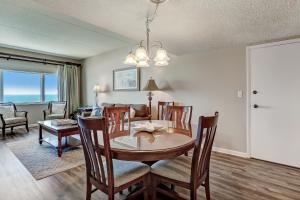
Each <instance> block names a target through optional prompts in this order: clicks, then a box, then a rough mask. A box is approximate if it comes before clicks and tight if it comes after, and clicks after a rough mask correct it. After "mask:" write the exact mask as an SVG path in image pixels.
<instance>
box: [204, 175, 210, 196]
mask: <svg viewBox="0 0 300 200" xmlns="http://www.w3.org/2000/svg"><path fill="white" fill-rule="evenodd" d="M204 187H205V196H206V200H210V188H209V174H207V176H206V178H205V183H204Z"/></svg>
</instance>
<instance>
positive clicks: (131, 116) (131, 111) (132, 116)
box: [130, 107, 135, 119]
mask: <svg viewBox="0 0 300 200" xmlns="http://www.w3.org/2000/svg"><path fill="white" fill-rule="evenodd" d="M134 116H135V110H134V109H133V108H132V107H130V118H131V119H132V118H134Z"/></svg>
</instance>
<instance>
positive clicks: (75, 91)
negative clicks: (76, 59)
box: [59, 65, 80, 116]
mask: <svg viewBox="0 0 300 200" xmlns="http://www.w3.org/2000/svg"><path fill="white" fill-rule="evenodd" d="M79 82H80V67H78V66H73V65H64V66H60V67H59V99H60V101H67V102H68V107H67V114H68V115H67V116H69V115H70V114H72V113H74V112H75V111H77V108H78V107H79V105H80V85H79Z"/></svg>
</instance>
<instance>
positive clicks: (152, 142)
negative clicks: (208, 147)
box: [99, 120, 197, 165]
mask: <svg viewBox="0 0 300 200" xmlns="http://www.w3.org/2000/svg"><path fill="white" fill-rule="evenodd" d="M141 126H142V127H143V126H154V127H158V128H157V129H156V130H155V131H153V132H152V131H144V130H140V128H139V127H141ZM196 136H197V126H196V125H192V124H189V123H184V122H180V121H179V122H178V121H167V120H150V121H149V120H144V121H133V122H127V123H124V124H117V125H116V124H111V125H110V126H109V137H110V147H111V151H112V156H113V158H114V159H118V160H127V161H140V162H144V163H147V164H149V165H151V164H152V163H154V162H156V161H158V160H164V159H170V158H174V157H177V156H180V155H182V154H185V153H187V152H188V151H189V150H191V149H193V147H194V145H195V141H196ZM99 148H100V149H103V150H104V147H103V138H102V137H99Z"/></svg>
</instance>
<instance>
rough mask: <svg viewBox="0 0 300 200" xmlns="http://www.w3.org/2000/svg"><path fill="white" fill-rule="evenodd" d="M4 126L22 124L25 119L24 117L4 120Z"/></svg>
mask: <svg viewBox="0 0 300 200" xmlns="http://www.w3.org/2000/svg"><path fill="white" fill-rule="evenodd" d="M4 121H5V123H6V124H8V125H9V124H18V123H22V122H26V118H25V117H13V118H6V119H5V120H4Z"/></svg>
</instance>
